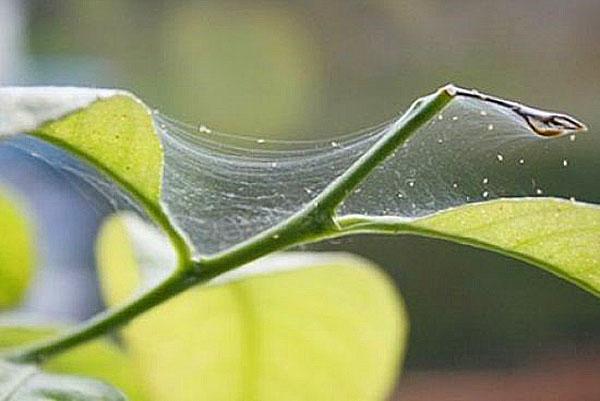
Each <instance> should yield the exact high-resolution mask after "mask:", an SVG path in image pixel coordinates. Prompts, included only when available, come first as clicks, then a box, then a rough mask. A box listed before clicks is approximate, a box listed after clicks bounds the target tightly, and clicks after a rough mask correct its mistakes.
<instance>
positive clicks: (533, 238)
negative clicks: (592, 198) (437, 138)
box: [340, 198, 600, 296]
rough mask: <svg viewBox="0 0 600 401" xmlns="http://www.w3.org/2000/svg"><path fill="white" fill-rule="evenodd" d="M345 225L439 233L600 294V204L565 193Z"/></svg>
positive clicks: (358, 219) (348, 220) (344, 221)
mask: <svg viewBox="0 0 600 401" xmlns="http://www.w3.org/2000/svg"><path fill="white" fill-rule="evenodd" d="M340 225H341V226H342V231H344V232H345V233H346V234H350V233H360V232H362V233H398V234H400V233H408V234H418V235H424V236H431V237H438V238H443V239H446V240H450V241H453V242H459V243H463V244H467V245H471V246H475V247H479V248H484V249H488V250H491V251H495V252H499V253H502V254H505V255H508V256H511V257H514V258H516V259H520V260H524V261H526V262H529V263H531V264H533V265H535V266H539V267H541V268H543V269H545V270H547V271H549V272H551V273H554V274H556V275H557V276H559V277H562V278H564V279H565V280H568V281H570V282H572V283H574V284H576V285H578V286H580V287H581V288H583V289H585V290H587V291H589V292H591V293H592V294H595V295H596V296H600V207H599V206H597V205H591V204H586V203H581V202H572V201H567V200H560V199H551V198H546V199H531V198H523V199H504V200H495V201H488V202H483V203H478V204H471V205H467V206H462V207H458V208H455V209H450V210H447V211H444V212H440V213H437V214H435V215H433V216H431V217H426V218H422V219H418V220H415V221H414V222H407V221H406V220H405V219H399V218H396V217H369V216H347V217H343V218H341V219H340Z"/></svg>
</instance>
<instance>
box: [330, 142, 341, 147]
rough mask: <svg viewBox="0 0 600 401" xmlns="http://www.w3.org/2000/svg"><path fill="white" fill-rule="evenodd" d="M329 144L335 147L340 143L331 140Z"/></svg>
mask: <svg viewBox="0 0 600 401" xmlns="http://www.w3.org/2000/svg"><path fill="white" fill-rule="evenodd" d="M331 146H333V147H334V148H337V147H338V146H340V144H339V143H337V142H336V141H331Z"/></svg>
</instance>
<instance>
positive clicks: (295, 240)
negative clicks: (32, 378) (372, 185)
mask: <svg viewBox="0 0 600 401" xmlns="http://www.w3.org/2000/svg"><path fill="white" fill-rule="evenodd" d="M454 96H456V89H455V88H454V87H453V86H450V85H449V86H445V87H443V88H441V89H439V90H438V91H436V92H435V93H433V94H431V95H429V96H426V97H423V98H420V99H418V100H417V101H415V102H414V103H413V104H412V105H411V107H410V108H409V110H408V111H407V112H406V113H404V114H403V115H402V117H400V119H399V120H398V121H396V122H395V123H394V125H393V126H392V127H391V128H390V129H389V131H388V132H387V133H386V134H384V136H383V137H382V138H381V139H380V140H379V141H377V142H376V143H375V144H374V145H373V146H372V147H371V148H370V149H369V150H368V151H367V152H365V154H363V155H362V156H361V157H360V158H359V159H358V160H356V161H355V162H354V163H353V164H352V165H351V166H350V168H348V169H347V170H346V171H345V172H344V173H343V174H342V175H340V176H339V177H338V178H337V179H336V180H334V181H333V182H332V183H330V184H329V185H328V186H327V187H326V188H325V190H324V191H323V192H321V193H320V194H319V195H318V196H317V197H316V198H315V199H314V200H313V201H312V202H311V203H309V204H308V205H306V206H305V207H304V208H303V209H302V210H300V211H299V212H298V213H296V214H294V215H293V216H291V217H290V218H288V219H286V220H285V221H283V222H282V223H280V224H278V225H276V226H274V227H273V228H271V229H269V230H266V231H264V232H262V233H260V234H258V235H256V236H254V237H253V238H251V239H249V240H248V241H245V242H242V243H240V244H239V245H237V246H235V247H232V248H230V249H228V250H226V251H224V252H222V253H219V254H216V255H214V256H211V257H205V258H202V259H200V260H197V261H193V260H191V258H190V256H189V250H188V249H187V247H185V244H183V242H182V239H181V236H180V235H179V234H178V232H177V230H176V229H175V228H174V227H173V226H172V225H171V223H170V222H169V221H168V218H167V216H166V215H164V214H163V213H162V212H161V211H159V210H157V208H156V207H155V206H153V205H152V204H151V203H150V202H148V201H147V200H145V199H144V198H143V197H142V198H140V201H141V202H142V204H143V205H144V207H146V208H147V209H148V210H149V211H150V214H151V215H152V217H153V218H154V219H155V221H156V222H157V223H158V224H159V225H160V226H162V227H163V228H164V229H165V231H166V232H167V234H168V236H169V238H170V239H171V242H172V244H173V246H174V247H175V248H176V249H177V252H178V255H179V258H180V260H179V268H178V269H177V270H176V271H175V273H174V274H173V275H172V276H170V277H169V278H168V279H166V280H165V281H164V282H162V283H161V284H160V285H158V286H157V287H155V288H153V289H151V290H149V291H148V292H146V293H144V294H143V295H141V296H140V297H139V298H137V299H135V300H133V301H131V302H129V303H127V304H124V305H123V306H121V307H119V308H116V309H112V310H108V311H106V312H104V313H102V314H99V315H97V316H96V317H94V318H92V319H91V320H89V321H88V322H86V323H84V324H82V325H81V326H78V327H75V328H74V329H72V330H70V331H67V332H66V333H64V334H63V335H61V336H59V337H57V338H55V339H51V340H48V341H45V342H42V343H38V344H33V345H31V346H29V347H25V348H21V349H17V350H16V351H13V352H11V353H6V354H3V355H2V357H4V358H7V359H9V360H11V361H15V362H32V361H36V362H37V361H40V360H43V359H45V358H48V357H50V356H52V355H55V354H58V353H60V352H63V351H66V350H68V349H70V348H72V347H74V346H77V345H79V344H81V343H84V342H86V341H89V340H91V339H94V338H96V337H99V336H101V335H104V334H106V333H108V332H110V331H111V330H114V329H116V328H117V327H119V326H121V325H123V324H125V323H127V322H129V321H130V320H132V319H133V318H135V317H137V316H139V315H141V314H142V313H144V312H145V311H147V310H149V309H151V308H153V307H154V306H156V305H159V304H161V303H162V302H165V301H167V300H168V299H170V298H172V297H174V296H176V295H177V294H179V293H181V292H183V291H185V290H186V289H188V288H190V287H192V286H194V285H197V284H200V283H204V282H206V281H208V280H210V279H212V278H214V277H216V276H218V275H220V274H222V273H225V272H227V271H229V270H232V269H235V268H236V267H239V266H241V265H244V264H246V263H249V262H251V261H253V260H255V259H258V258H259V257H262V256H265V255H267V254H270V253H272V252H275V251H278V250H282V249H285V248H288V247H290V246H294V245H299V244H302V243H307V242H312V241H316V240H318V239H320V238H324V237H326V236H329V235H333V233H336V232H339V230H338V228H337V227H336V224H337V223H336V219H335V209H336V208H337V206H338V205H339V204H340V203H341V202H342V201H343V200H344V199H345V198H347V197H348V196H349V195H350V194H351V193H352V191H353V190H354V189H355V188H356V187H357V186H358V185H359V184H360V183H361V182H362V181H364V180H365V179H366V177H367V176H368V175H369V174H370V173H371V172H372V171H373V170H374V169H375V167H377V165H379V164H380V163H382V162H383V161H384V160H385V159H386V158H387V157H388V156H390V154H392V153H393V152H394V150H395V149H397V148H398V146H400V145H401V144H402V143H404V142H405V141H406V140H407V139H408V138H409V137H410V136H411V135H413V134H414V133H415V131H416V130H418V129H419V128H420V127H421V126H423V125H424V124H425V123H427V122H428V121H430V120H431V119H432V118H434V116H435V115H436V114H437V113H439V112H440V111H441V110H442V109H443V108H444V107H445V106H446V105H447V104H448V103H449V102H450V101H451V100H452V98H453V97H454Z"/></svg>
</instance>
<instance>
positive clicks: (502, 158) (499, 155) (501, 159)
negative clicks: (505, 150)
mask: <svg viewBox="0 0 600 401" xmlns="http://www.w3.org/2000/svg"><path fill="white" fill-rule="evenodd" d="M496 159H498V161H499V162H501V161H504V156H502V155H501V154H500V153H498V154H497V155H496Z"/></svg>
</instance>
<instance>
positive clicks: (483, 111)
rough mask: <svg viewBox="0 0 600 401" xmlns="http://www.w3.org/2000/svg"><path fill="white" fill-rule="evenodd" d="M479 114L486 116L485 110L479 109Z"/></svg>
mask: <svg viewBox="0 0 600 401" xmlns="http://www.w3.org/2000/svg"><path fill="white" fill-rule="evenodd" d="M479 114H481V115H482V116H487V111H485V110H481V111H480V112H479Z"/></svg>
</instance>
